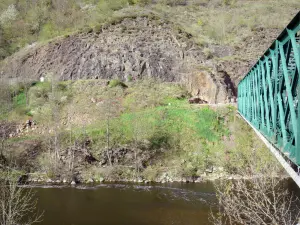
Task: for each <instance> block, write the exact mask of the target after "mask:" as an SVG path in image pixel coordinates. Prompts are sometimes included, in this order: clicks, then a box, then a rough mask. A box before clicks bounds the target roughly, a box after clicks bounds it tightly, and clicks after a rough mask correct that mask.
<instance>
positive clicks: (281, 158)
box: [238, 112, 300, 187]
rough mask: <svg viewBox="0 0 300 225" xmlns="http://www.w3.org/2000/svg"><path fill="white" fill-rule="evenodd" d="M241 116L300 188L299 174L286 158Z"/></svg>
mask: <svg viewBox="0 0 300 225" xmlns="http://www.w3.org/2000/svg"><path fill="white" fill-rule="evenodd" d="M238 113H239V115H240V116H241V117H242V118H243V119H244V120H245V121H246V122H247V123H248V124H249V126H250V127H251V128H252V129H253V130H254V131H255V133H256V135H257V136H258V137H259V138H260V139H261V140H262V141H263V142H264V143H265V145H266V146H267V147H268V149H269V150H270V151H271V153H272V154H273V155H274V156H275V157H276V159H277V160H278V161H279V163H280V164H281V165H282V167H283V168H284V169H285V170H286V172H287V173H288V174H289V175H290V177H291V178H292V179H293V180H294V181H295V183H296V184H297V185H298V187H300V176H299V175H298V173H297V172H296V171H295V170H294V169H293V168H292V166H291V165H290V164H289V163H288V162H287V161H286V159H285V158H284V156H283V155H282V153H281V152H280V151H278V150H277V149H276V148H275V147H274V146H273V145H272V144H271V143H270V142H269V141H268V140H267V139H266V138H265V137H264V136H263V135H262V134H261V132H259V131H258V130H257V129H256V128H255V127H254V126H253V125H252V124H251V123H250V122H248V120H247V119H246V118H245V117H244V116H243V115H242V114H241V113H240V112H238Z"/></svg>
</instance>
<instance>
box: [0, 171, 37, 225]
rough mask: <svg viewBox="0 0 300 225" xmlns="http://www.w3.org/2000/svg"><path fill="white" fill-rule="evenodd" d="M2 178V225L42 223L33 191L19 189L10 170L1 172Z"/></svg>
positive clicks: (0, 187)
mask: <svg viewBox="0 0 300 225" xmlns="http://www.w3.org/2000/svg"><path fill="white" fill-rule="evenodd" d="M1 172H2V177H1V178H0V224H1V225H16V224H19V225H21V224H22V225H29V224H30V225H31V224H34V223H37V222H40V221H41V218H42V214H40V213H36V212H35V211H36V204H37V200H36V199H35V198H34V197H35V196H34V194H35V193H34V192H33V191H32V189H25V188H21V187H18V182H17V180H16V177H15V176H14V175H13V173H12V172H11V171H10V170H7V171H1Z"/></svg>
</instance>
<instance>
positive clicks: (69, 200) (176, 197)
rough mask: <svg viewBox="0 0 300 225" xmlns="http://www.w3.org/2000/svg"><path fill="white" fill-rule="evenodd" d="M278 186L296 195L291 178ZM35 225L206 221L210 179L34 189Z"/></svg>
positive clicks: (212, 201)
mask: <svg viewBox="0 0 300 225" xmlns="http://www.w3.org/2000/svg"><path fill="white" fill-rule="evenodd" d="M284 185H287V187H288V189H289V190H290V191H292V192H293V193H294V194H295V195H296V196H298V197H300V189H299V188H298V187H297V185H296V184H295V183H294V182H293V181H292V180H285V181H284ZM34 191H35V192H36V196H37V198H38V208H39V210H42V211H44V217H43V222H41V223H40V224H41V225H204V224H205V225H206V224H210V223H209V220H208V217H209V213H210V211H211V209H212V210H213V209H215V207H216V198H215V193H214V190H213V184H212V183H209V182H208V183H201V184H180V183H177V184H160V185H143V184H142V185H140V184H102V185H98V186H93V187H88V186H77V187H76V188H71V187H57V188H53V187H39V188H34Z"/></svg>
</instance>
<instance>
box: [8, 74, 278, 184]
mask: <svg viewBox="0 0 300 225" xmlns="http://www.w3.org/2000/svg"><path fill="white" fill-rule="evenodd" d="M120 83H121V82H119V81H110V82H108V81H105V80H79V81H64V82H57V81H54V80H52V81H51V80H50V81H47V82H44V83H39V82H38V83H32V84H31V86H30V87H29V88H28V91H27V94H25V93H24V92H23V91H22V90H23V89H22V88H21V91H18V93H19V94H18V95H16V97H14V98H13V101H14V102H16V103H15V104H13V106H12V110H11V111H10V113H9V115H8V116H7V117H6V120H8V121H10V122H14V123H17V124H20V123H24V121H26V120H27V119H28V118H29V116H28V114H30V117H32V118H33V120H34V121H35V123H36V124H38V126H37V128H36V129H34V130H30V131H29V133H28V134H26V133H22V134H20V135H21V137H25V136H26V137H27V138H26V139H25V140H24V139H20V138H12V139H9V142H7V145H8V146H10V148H12V149H16V150H15V151H13V152H15V154H14V157H16V159H15V160H16V161H18V160H17V158H18V157H22V154H24V153H22V152H24V151H28V150H26V149H24V148H23V150H22V147H21V150H20V147H16V146H20V145H22V142H24V141H25V142H27V141H28V140H32V141H33V143H36V142H41V143H40V144H39V146H40V147H39V148H40V152H39V156H38V158H36V159H34V166H29V167H28V165H27V166H26V168H27V169H28V168H29V170H30V171H31V172H33V171H39V172H41V173H46V174H48V176H49V177H52V178H54V177H56V176H59V174H62V175H64V174H65V175H66V176H67V177H72V176H73V173H75V172H74V170H73V168H74V167H75V166H76V167H77V168H78V167H79V168H81V166H83V164H82V162H81V163H80V162H77V161H76V160H77V159H76V154H78V153H76V152H78V151H79V152H80V151H82V148H84V149H87V151H88V152H89V154H91V156H92V157H93V158H94V160H96V161H98V162H99V163H98V166H97V164H95V163H92V164H91V165H90V166H88V167H85V168H81V169H80V173H81V176H82V177H81V179H84V180H88V179H89V178H90V177H92V178H93V179H95V180H99V177H102V179H115V180H116V179H117V180H119V179H130V180H131V179H140V178H142V179H147V180H160V179H163V178H161V177H162V176H163V174H165V173H167V174H168V177H170V179H182V178H184V177H195V178H197V177H203V176H204V175H203V174H206V175H209V174H211V175H212V176H216V177H218V176H224V175H225V174H239V172H238V171H239V170H240V168H244V167H248V166H250V164H249V158H251V152H252V151H253V149H254V150H256V151H257V154H258V155H259V158H260V159H261V164H263V163H264V162H265V161H272V162H274V160H272V157H271V156H270V155H269V154H268V152H267V151H266V150H265V148H264V146H263V144H262V143H260V142H259V141H258V140H257V139H256V136H255V135H254V134H253V133H252V132H251V130H250V128H248V126H247V125H246V124H245V123H244V122H243V121H241V120H240V119H239V118H237V117H236V115H235V109H234V108H233V107H231V106H229V107H223V108H211V107H208V106H202V107H199V106H197V105H190V104H188V100H187V98H188V97H189V94H188V93H187V91H186V90H185V89H184V88H183V87H181V86H180V85H178V84H171V83H160V82H159V81H155V80H140V81H136V82H129V83H126V84H124V83H121V84H122V85H120ZM111 84H116V85H111ZM124 87H126V88H124ZM24 96H28V100H27V101H25V100H24ZM26 102H28V104H27V106H26ZM74 104H76V107H75V106H74ZM24 107H26V111H23V110H20V109H22V108H24ZM49 134H50V136H49ZM28 138H29V139H28ZM87 141H88V143H89V145H88V147H84V146H85V144H84V143H86V142H87ZM82 146H83V147H82ZM80 149H81V150H80ZM122 149H127V150H126V151H127V154H129V155H128V157H129V158H130V159H129V160H127V161H126V160H125V161H124V158H123V157H119V156H118V154H121V153H119V152H120V151H123V150H122ZM85 151H86V150H85ZM85 154H86V153H85ZM6 156H7V155H6ZM77 158H78V156H77ZM49 159H50V160H49ZM276 165H277V164H276ZM103 166H104V167H103ZM219 168H220V169H219ZM278 170H279V168H278ZM222 173H223V175H222ZM206 175H205V176H206Z"/></svg>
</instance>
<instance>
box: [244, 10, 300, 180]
mask: <svg viewBox="0 0 300 225" xmlns="http://www.w3.org/2000/svg"><path fill="white" fill-rule="evenodd" d="M299 74H300V12H299V13H298V14H297V15H296V16H295V18H294V19H293V20H292V21H291V22H290V24H289V25H288V26H287V27H286V28H285V29H284V31H283V32H282V33H281V34H280V35H279V37H278V38H277V39H276V40H275V41H274V42H273V44H272V45H271V47H270V48H269V49H268V50H267V51H266V52H265V54H264V55H263V56H262V57H261V58H260V59H259V60H258V61H257V63H256V64H255V65H254V66H253V67H252V68H251V69H250V71H249V72H248V74H247V75H246V76H245V77H244V78H243V79H242V80H241V81H240V83H239V85H238V111H239V113H240V114H241V115H242V117H243V118H244V119H245V120H246V121H247V122H248V123H249V124H250V125H251V126H252V127H253V128H254V129H255V131H257V132H259V134H260V135H262V136H263V138H265V139H266V140H267V141H268V142H269V145H270V147H272V148H275V149H276V150H277V151H278V153H279V154H280V155H281V158H283V159H284V160H285V161H286V162H287V163H288V164H289V165H290V167H296V168H297V169H298V171H296V172H298V173H299V172H300V171H299V168H300V103H299V99H300V76H299ZM285 166H286V165H285ZM293 175H294V174H293ZM292 177H293V176H292ZM294 180H295V179H294ZM298 181H299V184H300V177H299V178H298ZM298 181H297V183H298ZM299 184H298V185H299Z"/></svg>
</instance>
